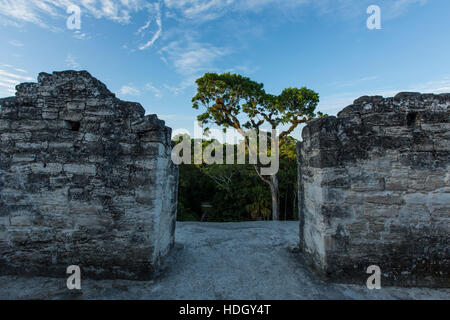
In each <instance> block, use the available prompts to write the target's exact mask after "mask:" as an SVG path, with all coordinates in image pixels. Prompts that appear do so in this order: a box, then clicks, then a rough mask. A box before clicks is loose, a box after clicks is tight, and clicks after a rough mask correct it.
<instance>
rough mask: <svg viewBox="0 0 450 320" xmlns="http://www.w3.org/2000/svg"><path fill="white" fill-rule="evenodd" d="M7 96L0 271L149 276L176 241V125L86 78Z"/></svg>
mask: <svg viewBox="0 0 450 320" xmlns="http://www.w3.org/2000/svg"><path fill="white" fill-rule="evenodd" d="M16 89H17V93H16V96H15V97H10V98H5V99H0V106H1V110H0V148H1V150H0V274H20V275H25V274H29V275H51V276H61V277H64V276H66V268H67V267H68V266H69V265H79V266H80V267H81V270H82V275H83V276H86V275H88V276H91V277H96V278H127V279H147V278H150V277H151V276H152V274H153V273H154V272H155V271H156V270H157V269H158V265H159V262H160V259H161V258H163V257H164V256H165V255H166V254H167V253H168V251H169V250H170V248H171V247H172V245H173V243H174V230H175V220H176V201H177V181H178V171H177V168H176V167H175V166H174V165H173V163H172V161H171V159H170V153H171V149H172V145H171V129H170V128H167V127H166V126H165V125H164V121H161V120H158V118H157V117H156V115H150V116H145V115H144V114H145V111H144V109H143V108H142V106H141V105H140V104H138V103H132V102H125V101H121V100H119V99H117V98H116V97H115V95H114V94H113V93H111V92H110V91H109V90H108V89H107V88H106V86H105V85H104V84H103V83H101V82H100V81H98V80H97V79H95V78H93V77H92V76H91V75H90V74H89V73H88V72H86V71H81V72H75V71H65V72H55V73H53V74H47V73H41V74H39V77H38V83H23V84H20V85H18V86H17V87H16Z"/></svg>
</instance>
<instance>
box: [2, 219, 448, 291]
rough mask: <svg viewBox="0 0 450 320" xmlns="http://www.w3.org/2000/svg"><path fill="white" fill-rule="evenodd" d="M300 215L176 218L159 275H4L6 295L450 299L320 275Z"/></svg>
mask: <svg viewBox="0 0 450 320" xmlns="http://www.w3.org/2000/svg"><path fill="white" fill-rule="evenodd" d="M297 243H298V223H297V222H243V223H197V222H184V223H181V222H179V223H177V231H176V245H175V248H174V249H173V251H172V253H171V255H170V257H169V258H168V259H167V260H166V262H165V267H164V270H163V272H162V274H161V275H160V276H159V277H157V278H155V279H154V280H153V281H141V282H140V281H126V280H102V281H96V280H89V279H85V280H84V279H82V284H81V285H82V290H81V291H77V292H74V291H70V290H68V289H67V287H66V279H65V278H60V279H56V278H45V277H33V278H26V277H19V276H3V277H0V299H189V300H192V299H194V300H196V299H208V300H209V299H225V300H228V299H244V300H261V299H263V300H265V299H269V300H271V299H283V300H284V299H289V300H297V299H450V289H439V290H437V289H426V288H396V287H385V288H382V289H381V290H368V289H367V287H366V286H365V284H361V285H348V284H329V283H324V282H322V281H320V280H318V279H316V278H315V277H314V276H313V274H311V272H310V271H309V270H308V268H307V267H306V266H305V265H304V264H303V263H302V262H301V259H300V257H299V255H300V254H299V253H296V252H295V250H292V249H293V248H295V246H296V245H297Z"/></svg>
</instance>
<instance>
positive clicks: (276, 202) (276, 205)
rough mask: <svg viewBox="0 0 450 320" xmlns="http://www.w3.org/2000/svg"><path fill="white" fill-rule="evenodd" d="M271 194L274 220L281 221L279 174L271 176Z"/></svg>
mask: <svg viewBox="0 0 450 320" xmlns="http://www.w3.org/2000/svg"><path fill="white" fill-rule="evenodd" d="M270 192H271V193H272V219H273V220H274V221H275V220H280V196H279V190H278V174H274V175H273V176H270Z"/></svg>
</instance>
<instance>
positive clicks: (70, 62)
mask: <svg viewBox="0 0 450 320" xmlns="http://www.w3.org/2000/svg"><path fill="white" fill-rule="evenodd" d="M66 64H67V66H68V67H70V68H71V69H80V68H81V65H80V64H79V63H78V61H77V59H76V58H75V56H74V55H73V54H71V53H69V54H68V55H67V56H66Z"/></svg>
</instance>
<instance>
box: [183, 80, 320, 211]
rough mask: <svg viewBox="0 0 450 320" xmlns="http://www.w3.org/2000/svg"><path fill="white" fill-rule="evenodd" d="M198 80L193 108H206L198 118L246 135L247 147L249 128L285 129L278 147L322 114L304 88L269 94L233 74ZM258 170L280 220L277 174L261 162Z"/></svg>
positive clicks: (315, 99) (314, 95)
mask: <svg viewBox="0 0 450 320" xmlns="http://www.w3.org/2000/svg"><path fill="white" fill-rule="evenodd" d="M196 83H197V86H198V88H197V94H196V95H195V96H194V97H193V98H192V102H193V108H194V109H199V108H200V107H203V108H205V109H206V110H205V111H204V112H203V113H202V114H200V115H199V116H198V120H199V121H200V122H201V123H202V124H215V125H217V126H219V127H222V128H223V129H224V130H226V129H227V128H233V129H235V130H237V131H238V132H239V133H240V134H241V135H242V136H243V137H244V141H245V143H246V144H247V148H249V146H248V142H247V141H248V139H247V138H246V130H255V131H256V133H257V134H259V132H260V130H263V128H271V129H273V130H277V129H280V127H284V128H286V129H285V130H284V131H281V132H280V134H279V137H278V138H279V139H278V149H279V148H280V147H281V146H283V145H284V144H285V143H286V142H287V140H288V139H289V135H290V134H291V133H292V132H293V131H294V130H295V128H297V127H298V126H299V125H300V124H302V123H306V122H308V121H310V120H312V119H314V118H316V117H317V116H320V117H322V116H323V114H322V113H320V112H318V113H317V114H316V107H317V104H318V103H319V95H318V94H317V93H316V92H314V91H312V90H310V89H307V88H305V87H303V88H300V89H298V88H287V89H285V90H283V92H282V93H281V94H280V95H279V96H276V95H271V94H268V93H266V91H265V90H264V85H263V84H262V83H257V82H255V81H252V80H251V79H250V78H247V77H243V76H241V75H239V74H230V73H224V74H216V73H207V74H205V75H204V76H203V77H201V78H199V79H197V81H196ZM255 170H256V172H257V173H258V175H259V177H260V178H261V179H262V180H263V181H264V182H266V183H267V184H268V185H269V186H270V190H271V194H272V218H273V220H279V219H280V206H279V189H278V173H276V174H273V175H271V176H265V175H263V174H261V164H255Z"/></svg>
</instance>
